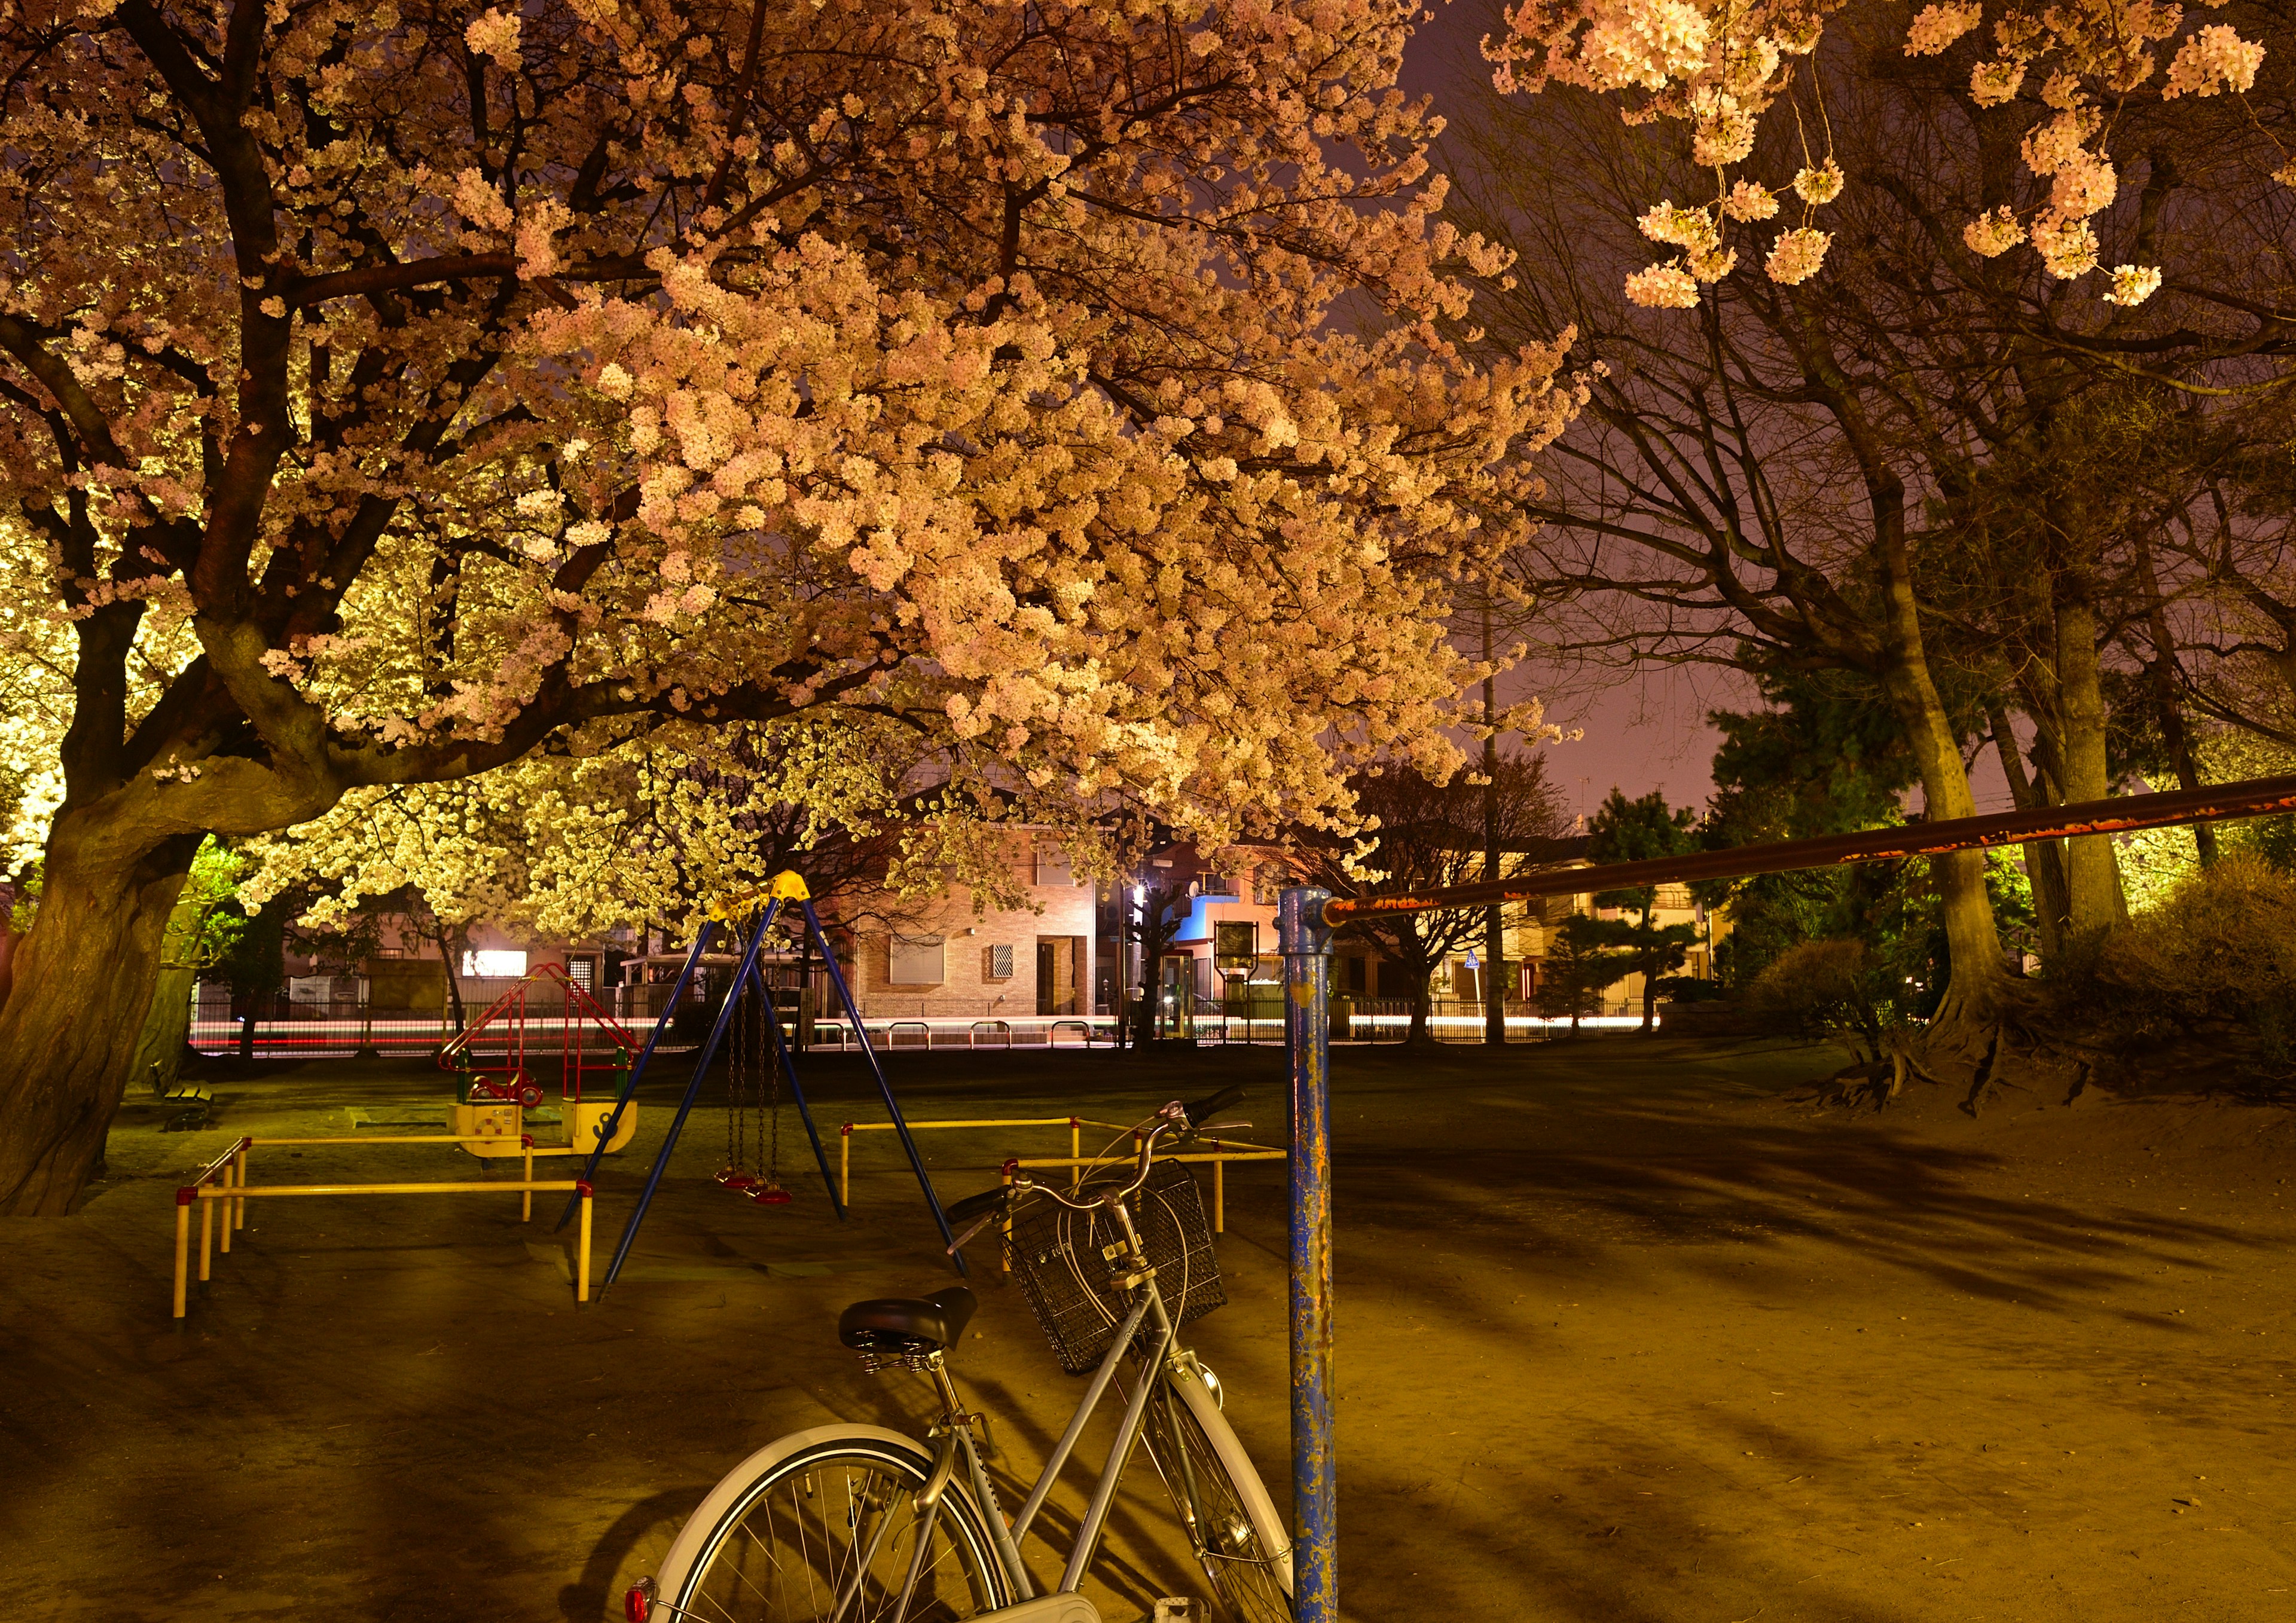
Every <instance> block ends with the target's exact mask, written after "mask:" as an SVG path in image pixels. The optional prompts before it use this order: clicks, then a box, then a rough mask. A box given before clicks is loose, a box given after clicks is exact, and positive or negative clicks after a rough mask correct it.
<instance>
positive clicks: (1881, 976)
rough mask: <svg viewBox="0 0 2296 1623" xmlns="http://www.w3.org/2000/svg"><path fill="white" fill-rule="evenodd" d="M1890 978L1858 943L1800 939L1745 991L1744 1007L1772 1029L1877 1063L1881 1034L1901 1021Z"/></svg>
mask: <svg viewBox="0 0 2296 1623" xmlns="http://www.w3.org/2000/svg"><path fill="white" fill-rule="evenodd" d="M1893 980H1894V977H1893V976H1892V975H1891V973H1890V968H1889V966H1888V965H1887V964H1886V963H1883V962H1882V959H1881V958H1880V956H1879V955H1876V954H1875V953H1874V950H1873V949H1872V948H1871V947H1867V946H1866V943H1865V942H1863V941H1857V940H1832V941H1804V942H1802V943H1801V944H1800V945H1799V946H1796V947H1788V948H1786V950H1785V951H1784V952H1783V953H1781V954H1779V955H1777V957H1776V958H1775V959H1773V960H1772V961H1771V963H1770V966H1769V967H1768V968H1767V969H1766V970H1764V971H1762V972H1761V975H1760V977H1759V979H1757V980H1755V982H1754V984H1753V986H1752V988H1751V989H1750V990H1749V991H1748V992H1747V994H1746V1008H1747V1012H1749V1013H1751V1014H1752V1015H1754V1016H1755V1017H1756V1018H1757V1019H1758V1020H1760V1021H1763V1022H1765V1023H1766V1024H1768V1025H1770V1026H1772V1027H1773V1028H1778V1029H1784V1030H1787V1031H1791V1032H1792V1033H1794V1034H1795V1035H1796V1036H1800V1037H1825V1038H1830V1039H1832V1040H1833V1041H1835V1042H1838V1043H1842V1044H1846V1045H1848V1046H1849V1048H1850V1049H1852V1050H1853V1051H1855V1052H1856V1053H1857V1056H1858V1057H1859V1058H1860V1059H1863V1060H1867V1061H1875V1062H1878V1061H1879V1060H1880V1059H1881V1057H1882V1042H1883V1033H1885V1032H1886V1031H1888V1030H1889V1029H1890V1028H1891V1027H1893V1026H1897V1025H1900V1024H1902V1023H1903V1015H1902V1014H1901V1013H1900V1012H1899V999H1898V996H1897V988H1896V987H1895V985H1894V984H1893Z"/></svg>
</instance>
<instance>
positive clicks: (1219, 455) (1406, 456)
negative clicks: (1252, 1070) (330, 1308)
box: [0, 0, 1570, 1211]
mask: <svg viewBox="0 0 2296 1623" xmlns="http://www.w3.org/2000/svg"><path fill="white" fill-rule="evenodd" d="M1410 14H1411V8H1410V7H1409V6H1408V5H1406V4H1397V3H1395V0H1233V3H1230V4H1177V5H1169V6H1158V5H1145V4H1136V3H1133V4H1064V3H1062V0H1012V3H1005V0H808V3H804V4H782V5H767V4H751V5H736V6H722V5H716V4H698V5H697V4H667V3H665V0H627V3H622V0H535V3H533V4H528V5H525V6H523V7H521V8H519V9H517V10H515V11H506V10H496V11H488V10H480V9H477V8H475V7H465V6H457V5H450V4H423V3H420V0H414V3H406V4H392V3H391V0H380V3H378V0H359V3H358V4H351V3H349V0H310V3H299V0H261V3H258V0H184V3H181V4H170V3H164V0H32V4H21V3H19V4H12V5H10V6H9V7H8V8H7V9H6V10H5V11H4V12H0V17H4V21H0V49H4V51H5V53H6V55H7V62H6V70H7V71H6V75H5V78H4V80H0V86H4V88H0V95H4V97H5V100H4V103H0V107H4V111H0V117H4V119H5V127H6V140H5V143H4V152H5V157H4V159H0V214H4V218H5V221H6V232H5V241H6V242H7V248H6V250H4V251H5V255H6V266H5V273H6V279H5V281H4V283H0V355H4V361H0V402H4V404H0V466H4V468H5V472H4V474H0V478H4V480H6V482H7V485H8V488H7V490H6V492H5V502H6V508H7V511H8V512H9V517H8V520H7V523H8V524H9V525H10V526H11V527H12V529H11V532H10V534H9V535H8V536H7V537H6V552H5V555H4V557H0V570H4V578H5V590H6V592H7V594H9V595H10V596H11V597H12V602H11V604H10V605H9V607H8V611H7V612H8V614H9V616H10V618H9V619H6V620H4V621H0V625H4V626H5V627H7V628H8V630H9V634H10V635H16V636H20V637H22V638H25V639H29V640H30V641H35V642H36V641H38V640H39V639H41V638H44V637H46V636H47V635H49V634H50V632H51V631H52V630H53V629H56V628H58V627H62V626H64V625H65V624H66V623H68V627H69V631H70V637H71V643H72V645H71V647H70V652H69V657H68V665H69V671H70V676H69V680H70V685H71V693H70V710H71V716H72V720H71V724H70V730H69V733H68V734H67V735H66V738H65V742H64V744H63V748H62V767H63V775H64V791H63V797H62V802H61V807H60V809H59V810H58V811H57V813H56V815H55V817H54V820H53V825H52V831H51V833H50V836H49V840H48V844H47V848H46V853H45V862H46V872H45V893H44V899H43V902H42V906H41V910H40V914H39V916H38V920H37V923H36V925H35V927H34V929H33V931H32V933H31V934H30V936H29V938H27V939H26V941H25V943H24V945H23V947H22V948H21V951H20V953H19V955H18V957H17V960H16V980H15V987H14V991H13V994H12V996H10V998H9V1000H8V1002H7V1004H6V1005H5V1007H4V1009H0V1209H13V1210H19V1211H37V1210H60V1209H62V1208H63V1206H64V1204H65V1203H66V1202H67V1201H69V1200H70V1197H71V1195H72V1194H73V1193H74V1192H75V1191H76V1190H77V1189H78V1186H79V1184H81V1182H82V1180H83V1177H84V1176H85V1173H86V1169H87V1168H88V1167H89V1165H90V1164H91V1163H92V1161H93V1160H94V1156H95V1154H96V1152H97V1149H98V1147H99V1146H100V1144H101V1142H102V1131H103V1128H104V1126H105V1123H106V1121H107V1120H108V1119H109V1117H110V1114H111V1109H112V1107H113V1104H114V1102H116V1100H117V1098H118V1095H119V1086H120V1084H121V1080H122V1073H123V1070H124V1067H125V1064H126V1061H127V1051H128V1047H129V1045H131V1044H132V1042H133V1039H134V1035H135V1029H136V1026H137V1024H138V1023H139V1021H140V1016H141V1014H142V1011H143V1004H144V1003H145V1002H146V1001H147V1000H148V997H149V996H150V990H151V986H152V974H153V969H154V965H155V964H156V963H157V956H158V951H159V941H160V931H161V930H162V928H163V926H164V924H165V922H166V920H167V917H168V910H169V908H170V906H172V904H173V902H174V899H175V896H176V890H177V889H178V888H179V886H180V883H181V881H182V878H183V875H184V871H185V869H186V867H187V865H188V864H189V862H190V860H191V857H192V853H193V850H194V849H195V848H197V846H198V844H199V842H200V840H201V838H202V837H203V836H204V835H206V834H208V833H209V832H217V833H225V834H233V835H239V834H247V833H253V832H262V831H267V830H276V829H281V828H285V827H288V826H291V825H293V824H299V823H301V822H303V821H306V820H307V819H310V818H313V817H315V816H319V815H320V814H322V813H324V812H325V811H326V810H327V809H328V808H329V807H332V806H333V805H335V804H336V803H337V802H338V801H339V800H340V799H341V798H342V797H343V796H344V795H345V794H347V793H348V792H350V791H353V790H358V789H367V788H375V787H380V786H391V785H409V784H416V783H426V782H431V783H435V782H445V781H450V780H456V779H462V778H465V777H469V776H471V775H476V774H480V773H483V772H485V771H488V770H489V769H491V768H494V767H496V766H502V765H504V764H505V763H509V762H512V761H514V760H517V759H519V758H521V757H523V756H525V755H527V754H528V753H529V752H531V751H534V750H537V749H543V748H546V749H551V750H556V749H559V748H562V747H567V748H573V749H576V750H588V749H592V748H595V747H600V736H601V730H603V736H604V738H605V739H606V741H607V742H611V738H612V737H614V736H619V735H626V734H627V731H628V730H631V729H639V730H642V729H643V728H644V727H645V726H647V725H651V724H652V723H653V722H654V721H657V720H660V719H663V718H673V717H675V718H684V719H685V720H688V721H691V722H693V723H697V724H703V725H706V724H709V723H710V722H713V721H719V720H726V719H735V718H739V719H745V720H749V721H752V722H770V721H773V720H775V719H776V718H779V717H789V716H793V715H798V714H801V713H805V712H808V711H811V710H813V709H816V707H827V708H830V709H840V708H841V709H844V710H846V711H848V712H850V713H852V714H854V715H857V716H866V717H871V718H873V719H876V720H881V721H886V722H889V723H890V724H892V725H898V726H900V727H903V728H906V729H907V730H909V731H910V732H912V733H914V734H918V735H919V736H920V737H921V738H922V739H923V740H925V741H926V742H929V743H931V745H933V746H934V747H936V748H938V749H939V750H941V751H942V754H943V757H944V758H945V759H946V761H947V763H948V765H949V770H950V771H951V772H952V774H953V775H959V776H962V775H966V774H973V775H988V776H994V777H998V778H999V780H1000V781H1003V782H1007V783H1012V784H1014V785H1025V786H1026V787H1027V789H1028V790H1029V791H1030V792H1032V793H1035V794H1037V795H1039V796H1044V797H1066V798H1068V799H1071V800H1073V801H1078V802H1082V801H1092V800H1099V801H1103V802H1105V801H1109V800H1117V801H1123V800H1130V801H1134V802H1137V803H1144V804H1151V805H1153V806H1154V807H1156V808H1157V815H1158V816H1162V817H1165V818H1167V819H1168V820H1169V821H1170V822H1172V823H1174V824H1177V825H1178V826H1182V827H1185V828H1188V829H1191V830H1201V831H1203V832H1206V833H1208V834H1209V835H1210V837H1212V838H1215V839H1217V838H1219V837H1221V836H1222V835H1223V834H1224V833H1225V832H1227V831H1228V830H1230V829H1232V828H1234V827H1235V826H1237V825H1239V824H1242V823H1245V822H1251V821H1254V820H1259V821H1266V820H1269V819H1274V818H1279V817H1291V816H1299V817H1307V818H1309V819H1316V818H1319V817H1321V816H1324V814H1325V813H1326V812H1327V811H1328V809H1329V808H1330V807H1333V805H1334V804H1335V803H1337V802H1338V801H1339V800H1340V799H1341V791H1340V790H1339V788H1338V785H1339V783H1341V780H1342V776H1343V774H1344V770H1345V767H1346V765H1347V757H1348V756H1349V753H1350V752H1351V751H1357V750H1368V749H1372V748H1387V749H1397V748H1400V749H1404V750H1407V751H1415V752H1416V753H1419V754H1421V755H1422V756H1427V757H1433V758H1442V757H1444V756H1445V755H1446V754H1447V751H1448V747H1447V745H1445V744H1443V743H1442V742H1440V735H1439V727H1440V726H1441V725H1442V724H1443V721H1444V718H1445V717H1446V715H1447V707H1448V705H1449V704H1450V702H1451V701H1452V699H1453V698H1454V696H1455V694H1456V691H1457V689H1458V687H1459V684H1460V682H1461V680H1462V677H1463V676H1464V672H1463V671H1462V670H1460V669H1459V668H1457V667H1456V662H1455V660H1454V657H1453V656H1452V655H1451V654H1450V653H1449V652H1447V650H1446V648H1445V647H1444V645H1443V643H1442V640H1441V636H1440V633H1439V620H1440V618H1441V615H1442V614H1443V613H1444V612H1445V611H1446V609H1447V603H1446V602H1445V601H1444V597H1443V587H1442V586H1441V581H1442V579H1443V578H1445V575H1446V573H1447V571H1450V570H1456V569H1457V568H1458V567H1460V566H1461V565H1463V564H1472V561H1473V558H1474V556H1475V555H1476V554H1478V553H1480V552H1481V551H1482V550H1483V549H1484V548H1485V547H1487V546H1490V545H1497V544H1498V543H1499V542H1501V541H1502V540H1503V539H1504V537H1500V536H1497V535H1494V534H1492V533H1490V532H1491V531H1494V530H1497V529H1500V528H1502V525H1501V524H1500V523H1499V522H1498V521H1493V522H1491V523H1490V524H1488V525H1480V524H1479V523H1478V518H1479V516H1480V515H1482V514H1485V513H1504V512H1511V511H1513V500H1514V498H1515V497H1516V496H1519V495H1520V493H1521V485H1522V482H1523V481H1524V480H1526V479H1527V478H1528V475H1527V474H1526V472H1525V471H1524V468H1523V461H1522V459H1523V456H1524V455H1525V454H1526V453H1527V452H1528V451H1529V450H1531V449H1533V448H1535V447H1537V446H1538V444H1540V443H1542V442H1543V441H1544V439H1546V438H1547V437H1548V436H1550V435H1551V434H1552V433H1553V432H1554V430H1555V428H1556V427H1557V426H1558V424H1559V422H1560V421H1561V420H1562V417H1563V416H1564V415H1565V414H1567V412H1568V410H1569V408H1570V398H1569V395H1568V393H1567V391H1562V390H1558V389H1555V388H1554V387H1553V385H1552V377H1553V373H1554V365H1555V353H1556V352H1540V353H1531V354H1526V355H1524V356H1523V357H1521V359H1520V360H1519V361H1518V362H1515V363H1513V364H1509V365H1504V366H1501V367H1499V368H1497V369H1496V370H1494V371H1487V372H1476V371H1473V370H1471V369H1469V368H1467V367H1465V366H1464V365H1461V364H1459V363H1458V361H1457V360H1456V357H1454V355H1453V354H1452V353H1451V351H1450V350H1449V349H1448V348H1447V346H1446V344H1445V343H1444V341H1443V340H1441V339H1440V338H1439V335H1438V332H1437V324H1438V323H1439V322H1441V321H1444V320H1447V319H1456V318H1457V317H1459V316H1463V315H1464V303H1465V300H1464V294H1463V292H1462V291H1461V288H1460V284H1459V283H1457V282H1456V280H1455V279H1454V277H1455V275H1464V274H1466V273H1467V272H1469V271H1475V272H1483V273H1488V271H1490V270H1492V269H1494V268H1496V256H1494V255H1493V254H1492V253H1491V252H1490V251H1489V250H1487V249H1486V248H1485V247H1484V246H1483V245H1482V244H1481V243H1480V242H1475V241H1472V240H1464V239H1461V238H1460V237H1459V236H1458V235H1457V234H1456V232H1454V231H1453V230H1452V229H1451V228H1450V227H1448V226H1447V225H1444V224H1442V223H1440V222H1439V221H1438V220H1437V219H1436V218H1435V214H1436V211H1437V210H1438V209H1439V205H1440V203H1441V201H1442V197H1443V188H1442V185H1441V184H1440V183H1439V181H1437V180H1435V179H1433V178H1431V177H1430V176H1428V175H1427V173H1426V170H1425V165H1424V160H1423V155H1422V154H1423V147H1424V145H1425V142H1426V138H1427V136H1428V133H1429V126H1430V119H1429V116H1428V114H1427V113H1426V111H1425V110H1424V109H1423V107H1422V106H1420V105H1417V104H1415V103H1412V102H1408V101H1406V99H1405V98H1404V97H1403V96H1402V95H1401V94H1400V93H1399V92H1397V91H1395V90H1394V89H1393V88H1392V86H1393V82H1394V79H1395V77H1396V73H1397V70H1398V63H1399V60H1400V53H1401V49H1402V45H1403V43H1404V40H1405V38H1406V26H1405V24H1406V20H1407V18H1408V17H1409V16H1410ZM1342 316H1344V319H1341V317H1342ZM616 729H621V730H623V732H622V734H616V732H615V730H616ZM1335 755H1336V756H1337V757H1338V759H1337V760H1336V761H1335V759H1334V757H1335Z"/></svg>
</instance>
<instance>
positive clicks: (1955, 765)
mask: <svg viewBox="0 0 2296 1623" xmlns="http://www.w3.org/2000/svg"><path fill="white" fill-rule="evenodd" d="M1884 683H1885V685H1886V687H1887V689H1888V691H1889V694H1890V701H1891V703H1892V704H1893V705H1894V706H1895V707H1896V709H1897V710H1898V718H1899V719H1900V720H1901V721H1902V722H1903V723H1904V724H1905V727H1906V736H1907V742H1908V743H1909V744H1910V745H1911V747H1912V750H1913V752H1914V762H1915V766H1916V767H1917V768H1918V769H1919V770H1920V773H1921V778H1922V798H1923V803H1924V804H1925V806H1926V807H1927V813H1928V816H1930V817H1931V819H1932V820H1941V819H1944V818H1948V817H1973V816H1976V815H1977V799H1976V797H1975V796H1974V795H1972V794H1971V793H1970V790H1969V773H1968V770H1967V768H1965V767H1964V766H1963V765H1962V758H1961V747H1960V744H1959V742H1958V741H1957V740H1956V738H1955V737H1954V733H1953V724H1952V722H1951V720H1950V719H1949V718H1948V716H1947V715H1946V709H1945V702H1944V701H1943V700H1941V699H1939V697H1938V692H1937V687H1936V685H1935V684H1933V683H1932V682H1931V680H1930V675H1929V668H1928V666H1927V664H1926V663H1925V662H1921V661H1919V660H1915V661H1910V662H1905V663H1900V664H1898V665H1897V666H1895V667H1893V668H1891V669H1890V671H1889V673H1888V674H1887V676H1885V677H1884ZM1930 872H1931V876H1932V877H1933V879H1934V881H1935V883H1936V885H1937V889H1938V901H1939V907H1940V909H1941V911H1942V912H1943V913H1944V915H1945V937H1946V951H1947V954H1948V959H1949V961H1950V967H1949V969H1948V974H1947V980H1946V994H1945V1001H1944V1002H1943V1003H1941V1004H1939V1006H1938V1012H1937V1014H1936V1016H1935V1017H1934V1018H1933V1019H1932V1020H1931V1030H1932V1031H1933V1032H1936V1033H1938V1034H1939V1035H1941V1036H1942V1035H1957V1034H1960V1033H1962V1032H1964V1031H1966V1030H1969V1029H1972V1028H1974V1027H1976V1026H1980V1025H1985V1024H1989V1023H1990V1022H1992V1021H1995V1020H1997V1019H1998V1018H1999V1016H2000V1013H2001V1012H2002V1009H2003V1008H2004V1006H2005V1004H2006V1003H2007V1001H2008V993H2009V988H2008V976H2007V974H2006V972H2005V971H2004V970H2003V969H2002V967H2001V936H2000V932H1999V931H1998V930H1997V929H1996V927H1995V924H1994V920H1993V902H1992V898H1989V896H1987V895H1986V892H1985V854H1984V853H1983V852H1981V851H1952V852H1948V854H1946V855H1945V856H1942V857H1931V859H1930Z"/></svg>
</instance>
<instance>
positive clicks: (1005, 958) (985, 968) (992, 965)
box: [980, 941, 1013, 980]
mask: <svg viewBox="0 0 2296 1623" xmlns="http://www.w3.org/2000/svg"><path fill="white" fill-rule="evenodd" d="M980 975H981V979H982V980H1012V979H1013V944H1012V943H1011V942H1010V941H999V942H997V943H996V945H995V946H993V947H982V948H981V949H980Z"/></svg>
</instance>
